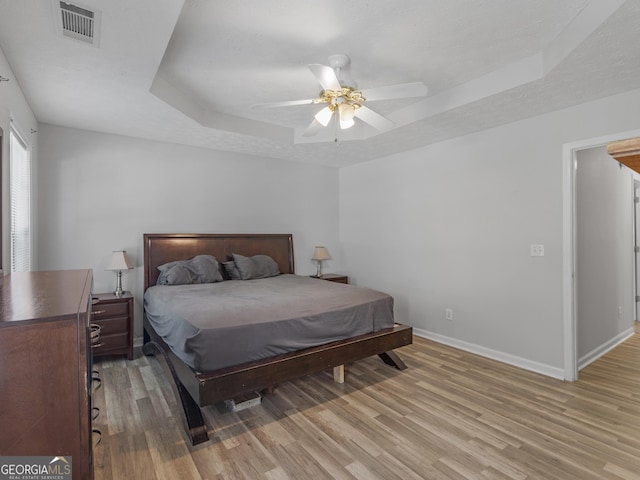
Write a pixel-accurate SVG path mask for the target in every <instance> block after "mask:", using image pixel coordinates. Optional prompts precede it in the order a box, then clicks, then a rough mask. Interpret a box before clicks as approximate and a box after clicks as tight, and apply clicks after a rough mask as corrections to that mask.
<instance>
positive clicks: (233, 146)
mask: <svg viewBox="0 0 640 480" xmlns="http://www.w3.org/2000/svg"><path fill="white" fill-rule="evenodd" d="M72 3H74V4H76V5H78V6H81V7H84V8H87V9H90V10H97V11H99V12H101V13H102V23H101V28H100V41H99V45H98V46H97V47H96V46H91V45H88V44H86V43H82V42H80V41H77V40H73V39H70V38H67V37H64V36H62V35H61V34H60V33H59V32H58V30H57V29H56V16H55V15H59V13H58V11H57V1H56V0H20V1H15V0H0V47H1V48H2V50H3V51H4V53H5V55H6V57H7V59H8V61H9V63H10V65H11V67H12V69H13V73H14V74H15V76H16V79H15V80H17V82H18V83H19V84H20V86H21V87H22V90H23V91H24V93H25V95H26V97H27V100H28V102H29V104H30V105H31V107H32V109H33V111H34V114H35V115H36V117H37V118H38V120H39V121H40V122H45V123H51V124H56V125H62V126H67V127H73V128H81V129H88V130H95V131H99V132H106V133H114V134H121V135H129V136H135V137H141V138H147V139H155V140H160V141H170V142H175V143H181V144H186V145H195V146H201V147H206V148H212V149H217V150H223V151H232V152H240V153H248V154H255V155H260V156H267V157H274V158H282V159H288V160H294V161H303V162H312V163H318V164H324V165H333V166H344V165H350V164H354V163H357V162H362V161H367V160H371V159H374V158H377V157H381V156H385V155H389V154H392V153H394V152H399V151H403V150H407V149H411V148H416V147H419V146H422V145H427V144H430V143H433V142H437V141H440V140H444V139H447V138H452V137H456V136H459V135H463V134H466V133H470V132H473V131H478V130H481V129H484V128H488V127H492V126H496V125H501V124H504V123H507V122H512V121H514V120H518V119H521V118H526V117H530V116H533V115H538V114H541V113H544V112H548V111H551V110H555V109H559V108H563V107H567V106H571V105H575V104H578V103H582V102H585V101H589V100H593V99H597V98H601V97H604V96H607V95H612V94H615V93H620V92H624V91H627V90H631V89H636V88H639V87H640V48H639V47H638V46H639V45H640V28H638V26H639V25H640V1H638V0H627V1H626V2H625V1H623V0H591V1H590V0H402V1H393V2H392V1H389V0H361V1H355V0H354V1H344V0H324V1H322V2H314V3H311V2H302V1H300V0H271V1H266V0H243V1H235V2H234V1H228V0H186V1H183V0H82V1H78V2H75V1H72ZM335 53H346V54H348V55H349V56H350V57H351V60H352V66H351V74H352V76H353V77H354V78H355V80H356V81H357V82H358V87H359V88H361V89H366V88H371V87H379V86H385V85H390V84H396V83H406V82H424V83H425V84H427V85H428V86H429V94H428V96H427V97H424V98H416V99H409V100H402V101H397V102H390V101H380V102H371V103H369V104H368V106H369V107H370V108H372V109H373V110H375V111H377V112H379V113H381V114H384V115H386V116H388V117H389V118H391V119H392V120H393V121H394V122H395V123H396V125H397V128H395V129H394V130H392V131H389V132H386V133H382V134H379V135H376V136H373V137H371V138H368V139H366V140H351V141H349V140H345V139H344V138H343V137H342V136H341V135H342V134H340V133H339V136H338V141H337V142H333V141H326V142H321V143H317V142H316V143H296V142H299V141H301V140H304V139H302V138H300V136H299V132H300V129H304V128H305V127H306V126H307V125H308V123H309V122H310V121H311V119H312V117H313V114H314V113H315V112H316V111H317V110H319V108H320V107H319V106H315V105H305V106H294V107H286V108H278V109H267V110H256V109H251V108H250V106H251V105H252V104H256V103H265V102H275V101H281V100H298V99H305V98H312V97H315V96H317V94H318V92H319V90H320V87H319V85H318V83H317V81H316V79H315V78H314V76H313V75H312V74H311V73H310V71H309V69H308V67H307V64H309V63H322V64H328V60H327V58H328V56H329V55H332V54H335ZM0 75H2V76H4V77H7V76H9V75H7V72H0ZM576 121H580V119H576ZM355 128H356V127H354V129H355ZM296 131H298V134H296V133H295V132H296ZM347 133H348V131H347ZM328 134H329V135H328V136H327V138H326V139H325V140H332V139H333V138H334V137H335V133H334V132H333V131H331V132H329V131H328ZM313 140H316V139H313Z"/></svg>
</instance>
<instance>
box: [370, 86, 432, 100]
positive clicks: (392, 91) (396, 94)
mask: <svg viewBox="0 0 640 480" xmlns="http://www.w3.org/2000/svg"><path fill="white" fill-rule="evenodd" d="M428 91H429V89H428V88H427V86H426V85H425V84H424V83H422V82H414V83H400V84H398V85H388V86H386V87H376V88H367V89H365V90H362V95H363V96H364V98H366V99H367V101H368V102H370V101H375V100H388V99H394V98H411V97H424V96H426V95H427V92H428Z"/></svg>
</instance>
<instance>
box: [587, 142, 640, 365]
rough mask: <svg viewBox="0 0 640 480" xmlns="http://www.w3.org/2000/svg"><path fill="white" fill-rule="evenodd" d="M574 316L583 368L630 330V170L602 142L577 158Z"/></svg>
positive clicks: (632, 284) (631, 232)
mask: <svg viewBox="0 0 640 480" xmlns="http://www.w3.org/2000/svg"><path fill="white" fill-rule="evenodd" d="M576 165H577V168H576V305H577V307H576V318H577V353H578V364H579V365H580V367H581V368H582V367H583V366H585V365H586V364H588V363H590V361H592V360H594V359H596V358H597V357H598V356H599V355H600V354H601V353H602V352H603V351H606V350H607V349H608V348H609V347H610V345H611V344H615V340H617V339H619V338H621V337H622V338H624V337H626V336H628V335H629V334H630V333H632V332H633V323H634V314H635V311H634V296H635V293H634V274H635V271H634V254H633V246H634V242H633V226H634V222H633V197H634V186H633V179H634V174H633V172H632V170H630V169H629V168H626V167H622V168H621V167H620V165H619V164H618V162H616V161H614V160H613V159H612V158H611V157H610V156H609V155H608V154H607V150H606V148H605V147H598V148H592V149H587V150H581V151H579V152H578V154H577V161H576Z"/></svg>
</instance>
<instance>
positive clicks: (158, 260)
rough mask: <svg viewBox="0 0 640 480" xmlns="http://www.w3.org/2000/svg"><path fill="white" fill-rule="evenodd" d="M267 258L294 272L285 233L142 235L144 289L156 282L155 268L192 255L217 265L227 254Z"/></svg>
mask: <svg viewBox="0 0 640 480" xmlns="http://www.w3.org/2000/svg"><path fill="white" fill-rule="evenodd" d="M232 253H237V254H240V255H244V256H247V257H248V256H251V255H258V254H261V255H269V256H270V257H271V258H273V259H274V260H275V261H276V263H277V264H278V267H279V268H280V272H281V273H294V265H293V237H292V235H291V234H290V233H288V234H217V233H204V234H199V233H186V234H185V233H145V234H144V290H145V291H146V290H147V288H149V287H150V286H152V285H155V284H156V281H157V280H158V275H159V274H160V272H159V271H158V267H159V266H160V265H163V264H165V263H167V262H173V261H175V260H189V259H190V258H193V257H195V256H196V255H203V254H207V255H213V256H214V257H216V259H217V260H218V262H225V261H227V260H230V259H231V254H232Z"/></svg>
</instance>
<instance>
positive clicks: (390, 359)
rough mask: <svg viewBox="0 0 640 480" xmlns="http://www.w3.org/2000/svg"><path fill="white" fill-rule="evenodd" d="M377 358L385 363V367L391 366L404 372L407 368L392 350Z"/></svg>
mask: <svg viewBox="0 0 640 480" xmlns="http://www.w3.org/2000/svg"><path fill="white" fill-rule="evenodd" d="M378 356H379V357H380V358H381V359H382V361H383V362H384V363H386V364H387V365H391V366H392V367H396V368H397V369H398V370H404V369H405V368H407V366H406V365H405V364H404V362H403V361H402V359H401V358H400V357H399V356H398V354H397V353H396V352H394V351H393V350H389V351H388V352H384V353H380V354H378Z"/></svg>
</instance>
